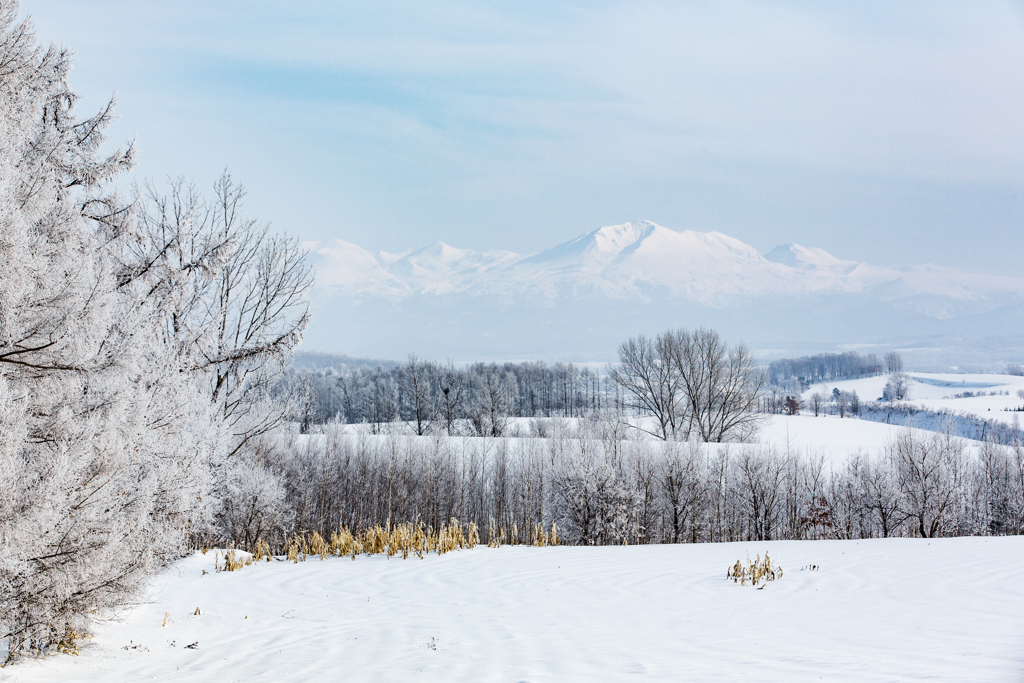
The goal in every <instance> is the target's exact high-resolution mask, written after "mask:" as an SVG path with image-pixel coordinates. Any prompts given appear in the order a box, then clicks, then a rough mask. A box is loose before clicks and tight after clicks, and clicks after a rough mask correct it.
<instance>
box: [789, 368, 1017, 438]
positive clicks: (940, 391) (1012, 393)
mask: <svg viewBox="0 0 1024 683" xmlns="http://www.w3.org/2000/svg"><path fill="white" fill-rule="evenodd" d="M907 374H908V376H909V377H910V378H911V379H912V380H914V381H913V383H912V384H911V385H910V398H909V399H908V400H907V401H905V403H908V404H910V405H913V406H917V407H919V408H923V409H925V410H931V411H939V410H949V411H952V412H955V413H964V414H969V415H974V416H977V417H979V418H982V419H985V420H993V421H996V422H1002V423H1004V424H1007V425H1009V424H1012V422H1013V417H1014V416H1015V415H1017V416H1020V415H1021V414H1020V413H1018V412H1012V411H1013V410H1014V409H1017V408H1021V407H1024V399H1021V398H1020V397H1019V396H1018V395H1017V392H1018V391H1021V390H1024V377H1021V376H1017V375H999V374H971V375H966V374H950V373H923V372H909V373H907ZM888 379H889V378H888V376H885V375H882V376H879V377H865V378H862V379H854V380H842V381H838V382H824V383H820V384H815V385H812V386H811V387H810V388H809V389H808V390H807V391H806V392H804V394H803V400H804V401H807V400H808V398H809V397H810V396H811V394H813V393H815V392H821V393H823V394H826V395H829V396H830V395H831V393H832V390H833V389H839V390H840V391H856V392H857V395H858V396H860V400H861V401H862V402H864V401H874V400H878V399H879V398H880V397H881V395H882V388H883V387H884V386H885V383H886V382H887V381H888ZM964 392H973V393H975V394H977V393H979V392H980V393H984V394H986V395H985V396H973V397H968V398H954V396H955V395H956V394H963V393H964ZM990 392H1007V393H1006V394H1003V395H997V396H989V395H988V394H989V393H990ZM1004 409H1008V410H1004Z"/></svg>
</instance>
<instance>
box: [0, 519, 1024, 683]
mask: <svg viewBox="0 0 1024 683" xmlns="http://www.w3.org/2000/svg"><path fill="white" fill-rule="evenodd" d="M765 551H767V552H769V553H770V554H771V556H772V558H773V560H774V561H775V562H776V563H777V564H779V565H780V566H781V567H782V568H783V570H784V572H785V573H784V576H783V577H782V578H781V579H780V580H778V581H776V582H774V583H769V584H767V586H766V587H765V588H764V589H763V590H755V589H753V588H751V587H749V586H740V585H736V584H733V583H731V582H728V581H727V580H726V579H725V572H726V568H727V567H728V566H729V565H731V564H732V563H733V562H735V561H736V560H737V559H741V560H745V559H746V558H747V556H748V555H749V556H750V557H754V556H755V555H757V554H763V553H764V552H765ZM1021 557H1024V538H1021V537H1001V538H950V539H937V540H926V539H879V540H869V541H802V542H801V541H783V542H770V543H765V542H760V543H753V542H751V543H729V544H707V545H675V546H636V547H598V548H595V547H554V548H552V547H549V548H531V547H503V548H500V549H492V548H485V547H479V548H477V549H475V550H464V551H461V552H456V553H451V554H448V555H445V556H442V557H438V556H436V555H431V556H428V557H427V558H426V559H423V560H419V559H409V560H401V559H391V560H388V559H385V558H384V557H365V556H361V557H359V558H357V559H356V560H355V561H353V560H351V559H338V558H331V559H328V560H326V561H318V560H316V559H315V558H311V559H310V560H309V561H307V562H305V563H299V564H289V563H284V562H274V563H270V564H259V565H256V566H252V567H246V568H244V569H242V570H241V571H238V572H232V573H212V570H213V568H214V558H213V554H212V553H211V554H208V555H205V556H204V555H202V554H196V555H194V556H192V557H189V558H186V559H184V560H181V561H179V562H178V563H176V564H174V565H173V566H171V567H170V568H168V569H166V570H165V571H164V572H163V573H162V574H160V575H159V577H158V578H157V579H156V580H154V582H153V584H152V591H151V595H150V597H149V601H148V602H147V603H146V604H143V605H139V606H137V607H135V608H133V609H130V610H128V611H126V612H125V613H124V614H123V615H121V616H120V618H119V619H117V620H115V621H110V622H107V623H103V624H101V625H100V626H99V627H98V628H97V629H96V632H95V637H94V638H93V640H92V641H91V642H90V643H89V644H88V645H87V646H86V647H84V648H83V649H82V653H81V655H80V656H78V657H73V656H67V655H60V656H56V657H51V658H48V659H45V660H41V661H32V660H28V661H22V662H19V663H17V664H15V665H13V666H10V667H8V668H7V669H5V670H3V671H0V678H5V679H6V680H10V681H19V682H20V681H24V682H26V683H27V682H28V681H62V682H71V681H104V682H108V681H109V682H116V681H149V680H156V681H178V680H187V681H216V682H217V683H223V682H225V681H303V682H305V681H339V680H346V681H405V680H434V681H621V680H632V679H643V680H665V681H708V680H722V681H786V682H793V681H819V680H827V681H858V682H861V681H975V682H982V681H1020V680H1024V616H1022V611H1021V606H1022V605H1024V564H1022V563H1021V562H1020V558H1021ZM810 564H815V565H819V566H820V569H819V570H818V571H808V570H801V568H803V567H806V566H807V565H810ZM203 570H206V571H207V572H210V573H206V574H204V573H203ZM196 608H199V614H196V613H195V612H196ZM192 644H195V645H194V647H193V648H191V649H189V648H187V647H186V646H189V645H192Z"/></svg>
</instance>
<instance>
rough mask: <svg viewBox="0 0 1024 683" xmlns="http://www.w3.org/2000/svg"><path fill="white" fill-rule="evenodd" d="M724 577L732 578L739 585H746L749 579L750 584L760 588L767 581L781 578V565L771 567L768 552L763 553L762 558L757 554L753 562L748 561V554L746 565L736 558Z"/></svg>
mask: <svg viewBox="0 0 1024 683" xmlns="http://www.w3.org/2000/svg"><path fill="white" fill-rule="evenodd" d="M725 578H726V579H732V581H733V583H738V584H740V585H741V586H746V585H747V582H748V581H749V582H750V585H751V586H754V587H755V588H757V589H758V590H760V589H762V588H764V586H765V583H767V582H768V581H775V580H776V579H781V578H782V567H773V566H772V561H771V558H769V557H768V553H765V554H764V560H762V559H761V556H760V555H758V556H757V559H756V560H754V561H753V562H751V561H750V556H749V555H748V556H747V566H745V567H744V566H743V563H742V562H740V561H739V560H736V564H734V565H733V566H732V567H730V568H729V571H727V572H726V575H725Z"/></svg>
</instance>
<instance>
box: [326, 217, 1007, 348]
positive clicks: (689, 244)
mask: <svg viewBox="0 0 1024 683" xmlns="http://www.w3.org/2000/svg"><path fill="white" fill-rule="evenodd" d="M306 246H307V248H309V250H310V257H311V261H312V264H313V267H314V269H315V271H316V277H317V285H316V293H315V300H316V302H317V308H318V311H317V313H318V318H317V320H315V322H314V324H313V326H312V328H311V330H310V334H309V335H308V336H307V339H308V340H309V342H310V346H311V347H314V348H322V349H324V350H338V351H345V352H349V353H363V352H369V351H373V353H375V354H379V353H382V352H385V351H387V352H388V353H391V354H392V355H399V356H400V355H404V353H406V352H408V351H418V352H420V353H424V354H427V353H429V354H434V355H440V356H451V355H456V354H461V353H467V354H470V355H471V357H474V358H487V357H495V356H497V357H509V354H518V355H522V356H538V355H539V356H558V357H583V356H588V354H600V355H601V356H602V357H608V358H610V357H611V355H612V354H613V352H614V348H615V345H616V344H617V341H614V340H621V339H622V338H624V337H626V336H629V335H631V334H635V333H637V332H640V331H656V330H657V329H662V328H665V327H668V326H678V325H686V326H695V325H700V324H713V325H715V326H717V327H718V328H720V329H723V331H724V332H727V333H729V334H731V335H732V336H733V337H736V336H739V337H743V338H744V339H746V340H748V341H751V342H753V343H767V344H773V343H776V342H777V341H778V340H781V339H786V340H791V341H805V342H853V341H870V340H874V339H878V338H883V337H892V336H894V330H896V329H899V330H900V332H901V333H902V335H903V336H907V334H908V333H909V334H910V336H915V335H917V336H925V337H931V338H935V337H936V335H938V336H939V337H943V336H949V335H953V336H955V337H958V338H962V337H963V336H964V334H965V326H966V329H969V330H973V331H975V332H977V334H979V335H981V334H989V335H990V334H998V335H1013V336H1018V335H1020V333H1021V330H1024V326H1022V325H1021V324H1020V323H1021V321H1022V317H1021V310H1022V306H1021V303H1022V302H1024V278H1011V277H1003V276H993V275H982V274H973V273H965V272H962V271H959V270H956V269H951V268H941V267H938V266H929V265H924V266H903V267H877V266H872V265H869V264H866V263H858V262H855V261H846V260H841V259H838V258H836V257H834V256H832V255H831V254H829V253H828V252H826V251H824V250H822V249H818V248H806V247H802V246H800V245H797V244H790V245H783V246H780V247H777V248H776V249H774V250H772V251H771V252H769V253H768V254H765V255H763V256H762V255H761V254H759V253H758V252H757V250H756V249H754V248H753V247H751V246H750V245H747V244H744V243H743V242H741V241H739V240H737V239H734V238H732V237H729V236H727V235H723V234H721V233H717V232H708V233H702V232H695V231H691V230H687V231H684V232H676V231H674V230H670V229H668V228H665V227H662V226H660V225H657V224H655V223H651V222H649V221H637V222H633V223H626V224H623V225H614V226H608V227H604V228H600V229H598V230H594V231H592V232H589V233H587V234H585V235H582V236H580V237H577V238H576V239H574V240H570V241H568V242H565V243H563V244H559V245H557V246H555V247H552V248H550V249H546V250H544V251H540V252H537V253H534V254H528V255H520V254H515V253H513V252H509V251H488V252H476V251H472V250H468V249H456V248H453V247H450V246H448V245H446V244H444V243H442V242H437V243H435V244H432V245H430V246H427V247H424V248H422V249H419V250H416V251H405V252H401V253H399V254H388V253H384V252H381V253H378V254H372V253H370V252H369V251H366V250H365V249H362V248H361V247H358V246H356V245H354V244H350V243H348V242H342V241H340V240H331V241H327V242H320V243H309V244H307V245H306ZM396 317H398V318H402V319H404V322H397V321H396V320H395V318H396ZM325 319H326V320H327V321H329V322H328V323H322V322H321V321H322V320H325ZM545 321H547V322H545ZM569 321H575V323H574V324H575V325H576V331H575V333H568V332H566V331H565V330H554V329H553V328H554V327H555V326H557V325H558V324H559V323H567V322H569ZM580 325H582V328H581V327H580ZM908 326H909V327H908ZM327 327H330V328H332V329H333V330H334V331H332V332H330V333H329V334H328V333H326V328H327ZM545 328H552V329H547V330H546V329H545ZM456 331H457V334H456V335H455V336H450V334H451V333H453V332H456ZM823 335H824V336H823ZM896 336H899V335H896ZM338 344H341V346H339V345H338ZM382 347H383V348H382Z"/></svg>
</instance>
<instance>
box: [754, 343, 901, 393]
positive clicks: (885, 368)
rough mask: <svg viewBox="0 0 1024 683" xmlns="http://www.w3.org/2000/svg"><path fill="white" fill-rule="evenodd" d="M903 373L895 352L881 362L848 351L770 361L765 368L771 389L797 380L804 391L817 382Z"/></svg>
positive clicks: (873, 357) (873, 355) (897, 354)
mask: <svg viewBox="0 0 1024 683" xmlns="http://www.w3.org/2000/svg"><path fill="white" fill-rule="evenodd" d="M902 371H903V357H902V356H900V354H899V353H898V352H896V351H889V352H887V353H886V354H885V356H884V357H883V358H882V360H881V361H880V360H879V359H878V356H876V355H875V354H873V353H869V354H866V355H863V356H862V355H860V354H859V353H857V352H856V351H847V352H845V353H819V354H818V355H816V356H804V357H802V358H782V359H779V360H775V361H772V362H771V363H769V364H768V379H769V382H770V383H771V384H772V385H773V386H783V385H784V384H785V383H786V381H787V380H797V381H798V382H799V383H800V384H801V386H802V389H804V390H806V389H807V387H809V386H810V385H812V384H817V383H819V382H835V381H837V380H841V379H858V378H860V377H873V376H875V375H879V374H882V373H886V374H890V373H893V372H902Z"/></svg>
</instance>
